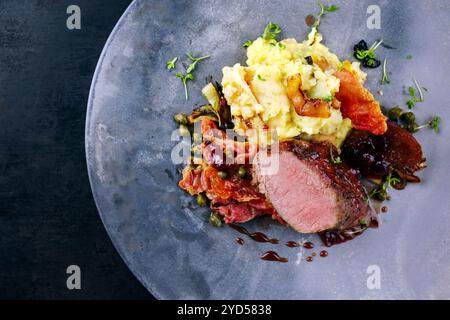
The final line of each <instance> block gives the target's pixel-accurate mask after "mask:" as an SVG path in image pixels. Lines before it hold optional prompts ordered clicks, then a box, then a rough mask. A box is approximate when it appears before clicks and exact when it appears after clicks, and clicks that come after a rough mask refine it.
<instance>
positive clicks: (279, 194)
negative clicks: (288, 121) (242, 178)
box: [254, 142, 370, 233]
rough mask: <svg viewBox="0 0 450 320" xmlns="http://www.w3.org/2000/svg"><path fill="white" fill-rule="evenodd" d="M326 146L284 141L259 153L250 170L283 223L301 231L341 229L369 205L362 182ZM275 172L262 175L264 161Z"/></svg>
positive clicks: (351, 225) (352, 223) (352, 224)
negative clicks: (274, 150) (272, 165)
mask: <svg viewBox="0 0 450 320" xmlns="http://www.w3.org/2000/svg"><path fill="white" fill-rule="evenodd" d="M328 150H331V147H330V145H328V144H324V143H321V144H311V143H307V142H288V143H284V144H283V145H281V148H280V151H279V152H277V153H271V154H268V153H259V154H258V155H257V157H256V159H255V163H254V168H255V172H256V175H257V178H258V181H259V186H260V189H261V192H263V193H264V194H265V195H266V197H267V199H268V200H269V201H270V202H271V204H272V205H273V207H274V208H275V210H276V211H277V212H278V214H279V215H280V216H281V217H282V219H283V220H284V221H286V223H287V224H288V225H290V226H291V227H292V228H293V229H295V230H297V231H298V232H301V233H317V232H323V231H326V230H336V229H338V230H343V229H347V228H350V227H353V226H355V225H357V224H359V220H360V219H362V218H364V217H366V216H367V214H368V212H369V210H370V208H369V205H368V202H367V200H366V197H365V193H364V191H363V188H362V185H361V183H360V181H359V179H358V177H357V175H356V172H354V171H353V170H351V169H350V168H349V167H347V166H346V165H345V164H339V165H336V164H332V163H331V161H330V160H329V159H330V158H329V155H330V151H328ZM272 161H278V170H276V172H274V173H272V174H265V171H264V168H265V167H266V166H267V164H268V163H270V162H272Z"/></svg>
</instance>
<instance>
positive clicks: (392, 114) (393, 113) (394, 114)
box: [388, 107, 403, 121]
mask: <svg viewBox="0 0 450 320" xmlns="http://www.w3.org/2000/svg"><path fill="white" fill-rule="evenodd" d="M402 114H403V110H402V108H400V107H394V108H392V109H391V110H389V112H388V116H389V119H390V120H392V121H397V120H398V119H399V118H400V117H401V115H402Z"/></svg>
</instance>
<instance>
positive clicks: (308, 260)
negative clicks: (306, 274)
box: [306, 257, 314, 262]
mask: <svg viewBox="0 0 450 320" xmlns="http://www.w3.org/2000/svg"><path fill="white" fill-rule="evenodd" d="M306 261H307V262H313V261H314V258H313V257H307V258H306Z"/></svg>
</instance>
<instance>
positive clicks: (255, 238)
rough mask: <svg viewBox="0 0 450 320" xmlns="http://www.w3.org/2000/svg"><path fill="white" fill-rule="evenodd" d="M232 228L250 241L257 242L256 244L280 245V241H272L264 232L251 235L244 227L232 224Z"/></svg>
mask: <svg viewBox="0 0 450 320" xmlns="http://www.w3.org/2000/svg"><path fill="white" fill-rule="evenodd" d="M230 227H231V228H233V229H234V230H236V231H237V232H239V233H242V234H245V235H246V236H248V237H249V238H250V239H252V240H253V241H256V242H262V243H272V244H278V243H279V241H278V239H271V238H269V237H267V236H266V235H265V234H264V233H262V232H254V233H250V232H249V231H248V230H247V229H246V228H244V227H242V226H238V225H235V224H230Z"/></svg>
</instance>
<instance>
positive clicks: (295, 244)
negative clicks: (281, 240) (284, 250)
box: [286, 241, 301, 248]
mask: <svg viewBox="0 0 450 320" xmlns="http://www.w3.org/2000/svg"><path fill="white" fill-rule="evenodd" d="M286 247H289V248H297V247H301V244H300V243H298V242H295V241H288V242H286Z"/></svg>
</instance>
